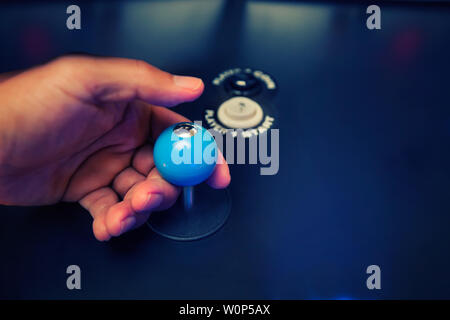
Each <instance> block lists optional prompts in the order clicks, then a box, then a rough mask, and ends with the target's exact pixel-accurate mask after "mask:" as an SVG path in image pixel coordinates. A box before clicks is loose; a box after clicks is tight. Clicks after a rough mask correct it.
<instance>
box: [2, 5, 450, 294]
mask: <svg viewBox="0 0 450 320" xmlns="http://www.w3.org/2000/svg"><path fill="white" fill-rule="evenodd" d="M67 5H68V3H63V2H58V3H51V2H46V3H43V4H34V3H28V4H26V5H21V4H1V5H0V43H1V49H0V71H2V72H3V71H9V70H13V69H17V68H25V67H29V66H31V65H34V64H37V63H41V62H44V61H46V60H48V59H50V58H52V57H54V56H57V55H60V54H63V53H67V52H73V51H77V52H78V51H83V52H89V53H92V54H100V55H113V56H123V57H132V58H139V59H144V60H147V61H149V62H150V63H152V64H154V65H156V66H158V67H160V68H163V69H166V70H168V71H170V72H173V73H180V74H190V75H196V76H200V77H202V78H203V79H204V80H205V82H206V83H207V88H206V91H205V96H204V97H202V98H201V100H200V101H199V102H197V103H195V102H194V103H191V104H186V105H182V106H180V107H177V108H176V110H177V111H179V112H181V113H183V114H185V115H187V116H190V117H191V118H192V119H193V120H200V119H201V117H202V111H203V109H204V107H205V105H206V104H215V103H219V102H220V99H218V101H217V102H216V101H215V98H214V97H211V96H210V95H208V92H209V89H210V82H211V81H212V79H213V78H214V76H215V75H216V74H217V73H219V72H221V71H223V70H225V69H228V68H230V67H251V68H255V69H261V70H263V71H265V72H268V73H269V74H271V75H272V76H273V77H274V78H275V79H276V81H277V83H278V86H279V90H278V93H277V97H276V98H277V100H276V102H274V104H275V106H276V108H277V109H278V115H277V127H278V128H279V129H280V170H279V173H278V174H277V175H275V176H260V175H259V167H258V166H233V167H232V185H231V195H232V201H233V207H232V212H231V215H230V218H229V220H228V222H227V223H226V225H225V226H224V227H223V228H222V229H221V230H219V231H218V232H217V233H216V234H214V235H213V236H211V237H209V238H206V239H204V240H201V241H197V242H187V243H180V242H174V241H170V240H167V239H164V238H162V237H160V236H158V235H156V234H154V233H152V232H151V231H150V230H149V229H148V228H147V227H145V226H144V227H143V228H141V229H139V230H137V231H135V232H132V233H130V234H128V235H125V236H123V237H121V238H118V239H114V240H112V241H110V242H109V243H100V242H97V241H96V240H95V239H94V237H93V235H92V231H91V217H90V216H89V214H88V213H87V212H85V211H84V210H83V209H82V208H81V207H79V206H78V205H77V204H59V205H55V206H50V207H40V208H15V207H0V217H1V223H0V240H1V241H0V253H1V255H0V257H1V258H0V297H1V298H64V299H66V298H67V299H71V298H150V299H153V298H158V299H178V298H179V299H187V298H190V299H196V298H208V299H214V298H234V299H240V298H255V299H265V298H275V299H279V298H282V299H311V298H312V299H314V298H324V299H334V298H367V299H378V298H450V278H449V277H448V271H449V270H450V258H449V252H450V250H449V249H450V233H449V231H448V230H449V227H450V196H449V194H450V188H449V180H450V109H449V107H450V90H449V74H450V59H449V57H450V41H449V39H450V8H449V7H448V6H439V5H433V6H428V7H427V6H421V5H417V4H416V5H409V4H401V3H399V4H385V5H381V7H382V29H381V30H379V31H369V30H367V29H366V27H365V20H366V13H365V9H366V6H367V5H361V4H355V3H350V4H334V3H332V2H325V3H319V2H317V3H313V2H308V3H302V2H286V3H284V2H275V1H274V2H270V1H264V2H257V1H255V2H253V1H252V2H248V3H245V2H225V1H223V2H221V1H167V2H165V1H155V2H137V1H136V2H120V1H114V2H107V1H105V2H97V1H92V2H83V3H82V5H81V9H82V19H83V20H82V30H81V31H69V30H67V29H66V27H65V20H66V17H67V15H66V14H65V9H66V7H67ZM0 112H1V111H0ZM71 264H77V265H79V266H80V267H81V270H82V290H81V291H76V290H73V291H69V290H67V288H66V276H67V275H66V273H65V271H66V267H67V266H68V265H71ZM371 264H377V265H379V266H380V267H381V271H382V283H381V285H382V290H379V291H376V290H373V291H369V290H368V289H367V288H366V278H367V275H366V273H365V271H366V267H367V266H369V265H371Z"/></svg>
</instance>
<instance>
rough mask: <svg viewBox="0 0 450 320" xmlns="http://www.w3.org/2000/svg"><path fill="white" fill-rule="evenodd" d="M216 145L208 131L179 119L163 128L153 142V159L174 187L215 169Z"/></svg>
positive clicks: (197, 180)
mask: <svg viewBox="0 0 450 320" xmlns="http://www.w3.org/2000/svg"><path fill="white" fill-rule="evenodd" d="M217 152H218V150H217V144H216V141H215V140H214V137H213V136H212V135H211V133H209V131H208V130H206V129H205V128H203V127H202V126H200V125H198V124H196V123H193V122H180V123H177V124H175V125H172V126H170V127H168V128H167V129H166V130H164V131H163V132H162V133H161V135H160V136H159V137H158V139H157V140H156V142H155V146H154V149H153V158H154V161H155V165H156V168H157V169H158V171H159V173H160V174H161V176H162V177H163V178H164V179H165V180H167V181H169V182H170V183H172V184H174V185H177V186H183V187H185V186H194V185H197V184H199V183H201V182H203V181H205V180H206V179H208V178H209V176H210V175H211V174H212V172H213V171H214V168H215V166H216V162H217Z"/></svg>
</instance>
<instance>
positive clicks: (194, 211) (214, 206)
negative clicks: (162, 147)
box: [147, 183, 231, 241]
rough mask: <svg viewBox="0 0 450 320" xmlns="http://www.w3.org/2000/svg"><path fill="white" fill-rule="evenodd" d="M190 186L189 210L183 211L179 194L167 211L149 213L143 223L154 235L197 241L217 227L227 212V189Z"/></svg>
mask: <svg viewBox="0 0 450 320" xmlns="http://www.w3.org/2000/svg"><path fill="white" fill-rule="evenodd" d="M194 189H195V190H194V192H195V201H194V203H193V206H192V207H191V208H190V209H189V210H185V208H184V204H183V199H182V198H183V195H181V196H180V197H179V198H178V200H177V202H176V203H175V204H174V205H173V206H172V207H171V208H169V209H168V210H164V211H160V212H153V213H152V214H151V215H150V218H149V219H148V221H147V225H148V226H149V227H150V228H151V229H152V230H153V231H154V232H156V233H157V234H159V235H161V236H163V237H165V238H169V239H172V240H177V241H192V240H199V239H202V238H205V237H207V236H209V235H211V234H213V233H214V232H216V231H217V230H219V229H220V228H221V227H222V226H223V225H224V224H225V222H226V221H227V219H228V216H229V214H230V210H231V197H230V194H229V191H228V190H227V189H222V190H214V189H212V188H211V187H209V186H208V185H206V184H205V183H202V184H200V185H198V186H196V187H195V188H194Z"/></svg>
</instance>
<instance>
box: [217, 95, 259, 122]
mask: <svg viewBox="0 0 450 320" xmlns="http://www.w3.org/2000/svg"><path fill="white" fill-rule="evenodd" d="M217 118H218V119H219V121H220V122H222V123H223V124H224V125H226V126H227V127H229V128H233V129H239V128H240V129H248V128H252V127H255V126H256V125H258V124H259V123H260V122H261V121H262V119H263V110H262V108H261V106H260V105H259V104H258V103H256V102H255V101H253V100H251V99H249V98H246V97H233V98H231V99H228V100H227V101H225V102H224V103H222V104H221V105H220V107H219V109H218V111H217Z"/></svg>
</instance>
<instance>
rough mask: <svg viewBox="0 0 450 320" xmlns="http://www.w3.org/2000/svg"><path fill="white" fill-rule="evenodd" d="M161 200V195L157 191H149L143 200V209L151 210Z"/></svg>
mask: <svg viewBox="0 0 450 320" xmlns="http://www.w3.org/2000/svg"><path fill="white" fill-rule="evenodd" d="M162 201H163V196H162V195H160V194H158V193H149V194H148V196H147V200H146V202H145V209H146V210H152V209H154V208H156V207H158V206H159V205H160V204H161V202H162Z"/></svg>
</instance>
